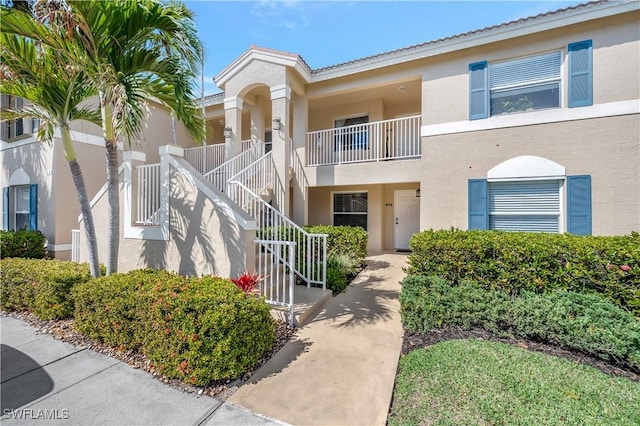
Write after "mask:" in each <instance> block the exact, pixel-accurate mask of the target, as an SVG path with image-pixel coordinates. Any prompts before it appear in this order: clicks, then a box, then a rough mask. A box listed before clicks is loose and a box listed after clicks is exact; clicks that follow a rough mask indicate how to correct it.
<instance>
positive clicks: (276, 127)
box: [273, 117, 282, 130]
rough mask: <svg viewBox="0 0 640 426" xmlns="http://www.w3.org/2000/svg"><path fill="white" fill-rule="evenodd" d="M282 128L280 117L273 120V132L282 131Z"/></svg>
mask: <svg viewBox="0 0 640 426" xmlns="http://www.w3.org/2000/svg"><path fill="white" fill-rule="evenodd" d="M280 127H282V122H281V121H280V117H276V118H274V119H273V130H280Z"/></svg>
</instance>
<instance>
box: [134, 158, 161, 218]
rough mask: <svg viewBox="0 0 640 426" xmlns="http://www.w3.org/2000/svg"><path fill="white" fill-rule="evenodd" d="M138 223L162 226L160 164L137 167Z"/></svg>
mask: <svg viewBox="0 0 640 426" xmlns="http://www.w3.org/2000/svg"><path fill="white" fill-rule="evenodd" d="M136 170H137V172H138V176H137V181H138V185H137V203H136V223H137V224H140V225H152V226H158V225H160V164H148V165H143V166H137V167H136Z"/></svg>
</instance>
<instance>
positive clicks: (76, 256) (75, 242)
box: [71, 229, 80, 262]
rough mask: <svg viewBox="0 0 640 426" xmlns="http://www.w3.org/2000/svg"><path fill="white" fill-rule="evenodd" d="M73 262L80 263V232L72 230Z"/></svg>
mask: <svg viewBox="0 0 640 426" xmlns="http://www.w3.org/2000/svg"><path fill="white" fill-rule="evenodd" d="M71 261H72V262H80V230H79V229H72V230H71Z"/></svg>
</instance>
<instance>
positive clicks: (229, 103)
mask: <svg viewBox="0 0 640 426" xmlns="http://www.w3.org/2000/svg"><path fill="white" fill-rule="evenodd" d="M242 104H243V101H242V98H240V97H238V96H230V97H228V98H224V109H225V110H227V109H239V110H242Z"/></svg>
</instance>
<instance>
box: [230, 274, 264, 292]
mask: <svg viewBox="0 0 640 426" xmlns="http://www.w3.org/2000/svg"><path fill="white" fill-rule="evenodd" d="M260 281H262V277H260V275H259V274H258V273H257V272H254V273H251V272H249V271H245V272H243V273H242V274H240V275H239V276H238V278H235V279H234V278H231V282H232V283H234V284H235V285H236V286H237V287H238V288H239V289H240V290H242V291H243V292H244V294H250V293H251V292H252V291H253V289H254V288H256V286H257V285H258V284H260Z"/></svg>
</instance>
